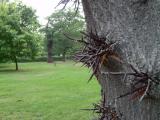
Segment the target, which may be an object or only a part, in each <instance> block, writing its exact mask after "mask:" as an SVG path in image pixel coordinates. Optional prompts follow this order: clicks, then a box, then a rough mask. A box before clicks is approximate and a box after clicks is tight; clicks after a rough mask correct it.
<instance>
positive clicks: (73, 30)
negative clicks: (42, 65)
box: [47, 9, 84, 61]
mask: <svg viewBox="0 0 160 120" xmlns="http://www.w3.org/2000/svg"><path fill="white" fill-rule="evenodd" d="M48 26H49V32H50V33H51V34H52V35H53V37H52V38H53V39H52V40H53V42H52V44H54V46H53V50H52V51H53V54H52V55H55V56H60V55H62V56H63V60H64V61H65V58H66V54H71V53H73V51H75V50H76V48H78V46H80V45H79V43H74V42H73V41H72V40H70V39H68V38H67V37H66V36H64V34H66V35H70V36H72V37H73V38H79V37H80V31H82V30H83V29H84V19H83V17H82V16H81V15H80V13H79V12H78V14H77V15H76V16H75V11H73V10H70V9H69V10H65V11H62V10H59V11H56V12H54V13H53V14H52V15H51V16H49V23H48ZM77 44H78V45H77ZM47 46H48V44H47Z"/></svg>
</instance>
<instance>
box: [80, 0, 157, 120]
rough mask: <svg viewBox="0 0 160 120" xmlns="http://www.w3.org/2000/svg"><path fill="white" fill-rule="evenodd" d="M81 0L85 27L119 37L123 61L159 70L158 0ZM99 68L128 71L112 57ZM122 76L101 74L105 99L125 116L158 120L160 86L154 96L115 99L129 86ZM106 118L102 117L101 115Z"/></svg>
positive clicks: (142, 119)
mask: <svg viewBox="0 0 160 120" xmlns="http://www.w3.org/2000/svg"><path fill="white" fill-rule="evenodd" d="M140 1H142V0H82V4H83V9H84V13H85V18H86V22H87V30H88V31H90V30H91V29H92V30H94V29H96V30H97V31H98V34H99V35H100V36H106V35H107V34H108V33H109V32H110V31H111V34H110V35H109V36H108V38H109V39H111V40H112V41H119V50H117V51H118V52H119V54H120V56H121V57H122V58H123V61H125V62H128V63H131V64H132V65H134V67H136V68H138V69H139V70H142V71H146V70H149V71H150V72H153V73H155V72H156V71H158V70H159V71H160V0H147V2H146V3H145V2H144V3H142V2H140ZM102 71H104V72H106V71H130V69H129V68H128V67H126V65H122V64H119V63H117V62H115V61H113V60H110V61H109V62H108V66H107V67H106V66H103V68H102ZM122 78H123V76H109V77H108V76H106V75H100V78H99V83H100V85H101V87H102V89H103V92H104V93H105V97H106V102H107V103H108V104H113V105H114V106H115V107H116V108H117V109H118V110H120V111H121V112H122V113H123V114H124V118H123V119H126V120H160V97H159V94H160V87H159V86H158V87H157V88H156V89H155V90H154V91H153V93H152V95H153V97H152V98H151V97H150V98H145V99H143V101H141V102H139V101H138V100H135V101H132V100H129V99H128V97H124V98H122V99H118V100H117V101H115V102H114V98H116V97H117V96H120V95H122V94H124V93H126V92H127V91H129V90H130V85H129V84H128V83H130V82H129V79H127V80H126V81H123V79H122ZM104 120H105V119H104Z"/></svg>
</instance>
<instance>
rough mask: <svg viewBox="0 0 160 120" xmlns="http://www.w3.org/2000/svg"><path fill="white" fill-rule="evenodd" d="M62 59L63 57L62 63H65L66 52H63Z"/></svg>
mask: <svg viewBox="0 0 160 120" xmlns="http://www.w3.org/2000/svg"><path fill="white" fill-rule="evenodd" d="M62 57H63V61H64V62H65V61H66V51H64V52H63V55H62Z"/></svg>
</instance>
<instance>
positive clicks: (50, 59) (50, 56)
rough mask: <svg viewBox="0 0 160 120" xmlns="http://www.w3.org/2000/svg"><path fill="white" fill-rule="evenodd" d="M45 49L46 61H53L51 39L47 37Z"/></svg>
mask: <svg viewBox="0 0 160 120" xmlns="http://www.w3.org/2000/svg"><path fill="white" fill-rule="evenodd" d="M47 51H48V60H47V61H48V63H52V62H53V58H52V52H53V41H52V40H50V38H48V43H47Z"/></svg>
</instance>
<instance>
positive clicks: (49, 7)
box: [21, 0, 60, 25]
mask: <svg viewBox="0 0 160 120" xmlns="http://www.w3.org/2000/svg"><path fill="white" fill-rule="evenodd" d="M21 1H22V2H23V3H24V4H26V5H28V6H31V7H32V8H33V9H35V10H36V11H37V13H36V14H37V16H38V17H39V21H40V23H41V24H43V25H44V24H45V23H46V20H45V18H46V17H47V16H49V15H51V14H52V13H53V12H54V10H56V9H55V7H56V6H57V4H58V2H59V1H60V0H21Z"/></svg>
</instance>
